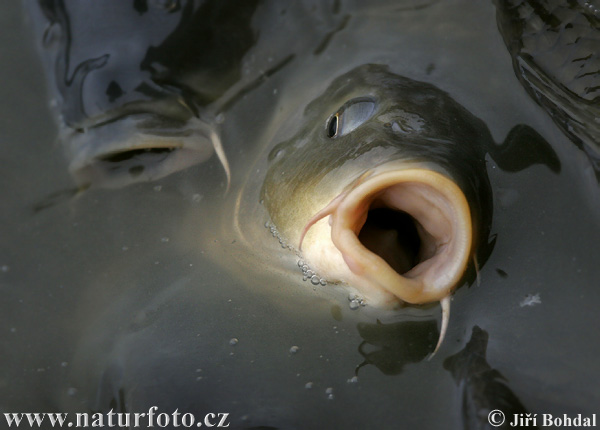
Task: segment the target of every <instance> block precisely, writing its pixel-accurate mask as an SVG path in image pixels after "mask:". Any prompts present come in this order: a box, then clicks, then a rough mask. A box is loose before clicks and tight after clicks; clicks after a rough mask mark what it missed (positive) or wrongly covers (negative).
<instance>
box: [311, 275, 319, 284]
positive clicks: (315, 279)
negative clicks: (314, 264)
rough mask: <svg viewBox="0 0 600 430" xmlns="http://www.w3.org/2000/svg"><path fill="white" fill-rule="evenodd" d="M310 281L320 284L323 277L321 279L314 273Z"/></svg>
mask: <svg viewBox="0 0 600 430" xmlns="http://www.w3.org/2000/svg"><path fill="white" fill-rule="evenodd" d="M310 282H311V283H312V284H313V285H319V282H321V279H320V278H319V277H318V276H317V275H313V276H312V277H311V278H310Z"/></svg>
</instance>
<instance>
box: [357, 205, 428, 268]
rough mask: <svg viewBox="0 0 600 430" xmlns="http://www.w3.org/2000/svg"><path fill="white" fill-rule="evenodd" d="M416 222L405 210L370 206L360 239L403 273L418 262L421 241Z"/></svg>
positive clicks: (365, 245) (359, 235) (364, 244)
mask: <svg viewBox="0 0 600 430" xmlns="http://www.w3.org/2000/svg"><path fill="white" fill-rule="evenodd" d="M417 224H418V223H417V221H415V219H414V218H413V217H412V216H410V215H409V214H407V213H406V212H403V211H396V210H393V209H390V208H385V207H383V208H376V209H371V210H369V212H368V215H367V220H366V222H365V224H364V225H363V227H362V229H361V230H360V233H359V234H358V239H359V240H360V242H361V243H362V244H363V246H364V247H365V248H367V249H368V250H369V251H371V252H373V253H375V254H377V255H379V256H380V257H381V258H383V259H384V260H385V262H386V263H387V264H388V265H389V266H390V267H391V268H392V269H394V270H395V271H396V272H398V273H400V274H403V273H406V272H408V271H409V270H410V269H412V268H413V267H415V266H416V265H417V264H418V263H419V259H420V251H421V247H422V240H421V237H420V236H419V231H418V228H417ZM421 229H422V227H421Z"/></svg>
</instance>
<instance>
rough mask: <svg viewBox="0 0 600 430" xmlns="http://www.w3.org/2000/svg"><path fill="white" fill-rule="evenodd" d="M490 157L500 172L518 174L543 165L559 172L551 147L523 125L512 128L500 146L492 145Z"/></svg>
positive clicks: (557, 161)
mask: <svg viewBox="0 0 600 430" xmlns="http://www.w3.org/2000/svg"><path fill="white" fill-rule="evenodd" d="M489 152H490V156H491V157H492V159H493V160H494V161H495V162H496V163H497V164H498V167H500V168H501V169H502V170H505V171H507V172H519V171H521V170H524V169H526V168H528V167H530V166H532V165H534V164H543V165H545V166H547V167H548V168H549V169H550V170H551V171H553V172H554V173H559V172H560V167H561V166H560V160H559V159H558V156H557V155H556V153H555V152H554V149H552V146H550V144H549V143H548V142H547V141H546V139H544V138H543V137H542V136H541V135H540V134H539V133H538V132H537V131H535V130H534V129H533V128H531V127H529V126H528V125H525V124H519V125H516V126H514V127H513V128H512V129H511V130H510V131H509V132H508V135H507V136H506V139H504V143H502V144H501V145H493V147H492V148H491V149H490V151H489Z"/></svg>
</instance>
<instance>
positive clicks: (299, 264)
mask: <svg viewBox="0 0 600 430" xmlns="http://www.w3.org/2000/svg"><path fill="white" fill-rule="evenodd" d="M304 265H305V263H304V261H302V260H298V267H300V268H302V267H303V266H304Z"/></svg>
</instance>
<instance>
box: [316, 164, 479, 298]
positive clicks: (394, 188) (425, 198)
mask: <svg viewBox="0 0 600 430" xmlns="http://www.w3.org/2000/svg"><path fill="white" fill-rule="evenodd" d="M394 193H395V194H394ZM394 195H395V196H396V197H394ZM378 199H379V202H381V201H384V203H386V205H390V206H389V207H390V208H391V209H394V210H398V211H403V212H406V213H408V214H409V215H411V216H412V217H413V218H414V219H415V220H416V221H417V222H419V223H421V224H422V225H423V228H424V229H425V230H426V231H427V232H428V233H429V234H430V235H431V236H432V237H433V240H434V241H433V242H431V243H432V244H433V245H427V247H431V246H434V253H433V255H431V256H428V257H427V258H426V259H424V260H422V261H419V262H418V263H417V264H416V265H415V266H414V267H413V268H412V269H410V270H408V271H407V272H405V273H398V272H396V271H395V270H394V269H393V268H391V267H390V266H389V265H388V264H387V262H386V261H385V260H384V259H383V258H382V257H380V256H379V255H377V254H376V253H375V252H372V251H370V250H369V249H367V248H366V247H365V246H364V245H363V244H362V243H361V241H360V240H359V237H358V236H359V233H360V231H361V229H362V228H363V226H364V224H365V222H366V219H367V215H368V212H369V210H370V208H371V205H372V204H373V203H374V202H375V201H377V200H378ZM336 200H337V201H336ZM332 204H333V207H331V208H329V209H327V210H325V211H321V212H320V213H319V214H317V215H316V216H315V217H320V218H324V217H325V216H327V215H330V216H331V217H330V225H331V241H332V242H333V244H334V245H335V247H336V248H337V249H338V250H339V251H340V252H341V254H342V257H343V259H344V261H345V263H346V265H347V266H348V268H349V270H350V272H351V278H352V280H351V281H350V282H349V283H351V284H353V283H358V284H363V287H366V288H364V289H365V290H366V291H380V290H382V291H387V292H388V293H389V294H391V295H392V296H395V297H396V298H397V299H400V300H401V301H404V302H408V303H412V304H421V303H429V302H434V301H438V300H441V299H443V298H444V297H447V296H448V295H449V294H450V293H451V292H452V290H453V288H455V287H456V286H457V284H458V282H459V281H460V279H461V278H462V276H463V274H464V272H465V270H466V267H467V264H468V261H469V259H470V256H471V252H472V249H471V248H472V221H471V214H470V209H469V206H468V203H467V201H466V198H465V197H464V194H463V193H462V191H461V190H460V188H459V187H458V185H456V184H455V183H454V182H453V181H452V180H451V179H449V178H448V176H446V175H443V174H441V173H438V172H436V171H434V170H430V169H428V168H422V167H420V166H397V165H394V163H393V162H392V163H388V164H387V165H384V166H381V168H377V169H374V170H373V171H371V172H368V173H367V174H365V175H363V176H362V177H361V178H359V180H357V181H356V182H355V184H353V186H351V187H350V188H349V189H348V190H346V191H345V192H344V193H342V194H340V195H339V196H338V197H337V198H336V199H334V201H333V202H332V203H331V204H330V205H332ZM316 221H317V220H315V219H314V217H313V219H312V220H311V221H309V223H308V224H307V226H308V228H310V226H311V225H312V224H314V223H316ZM445 229H450V230H449V231H450V233H446V232H445ZM305 230H307V229H306V228H305ZM432 232H433V233H432ZM422 240H424V239H422ZM427 240H430V239H427ZM357 286H358V287H359V289H360V285H357ZM386 300H389V297H388V298H387V299H386Z"/></svg>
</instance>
